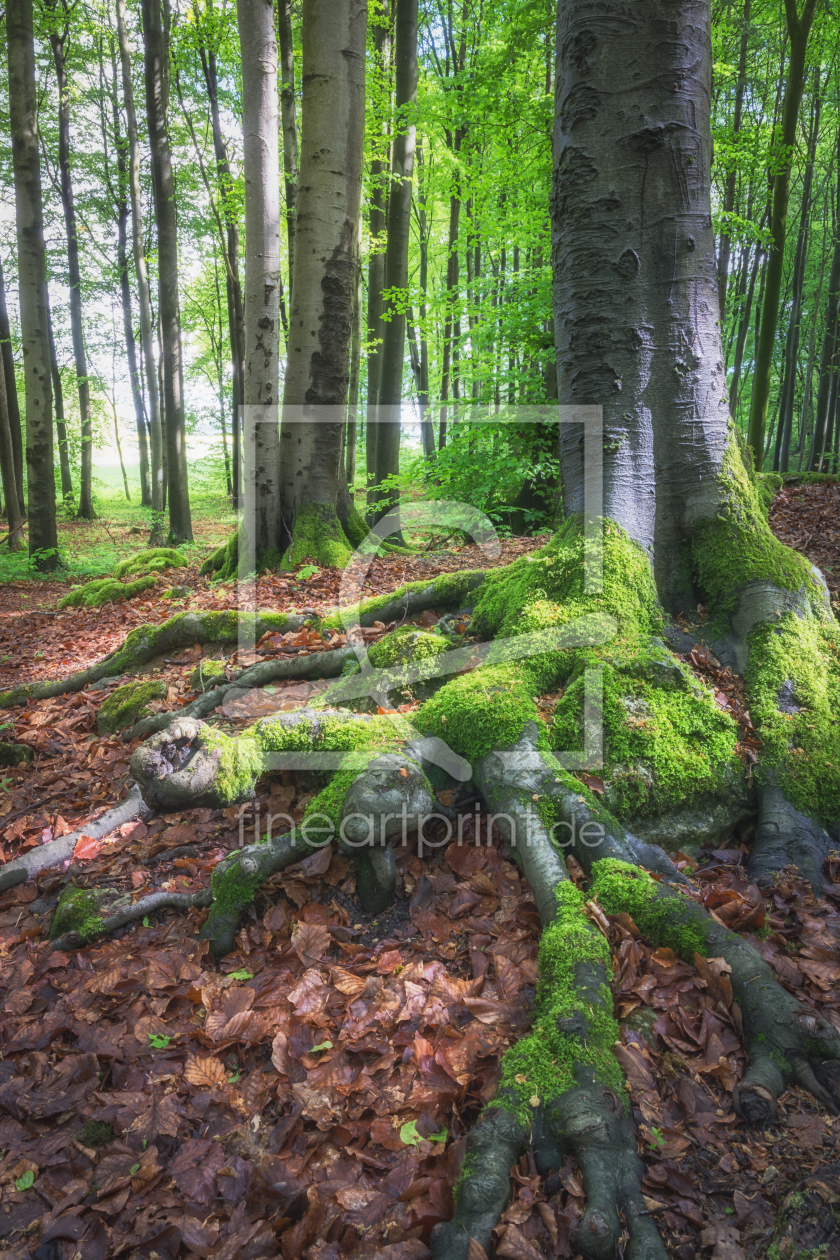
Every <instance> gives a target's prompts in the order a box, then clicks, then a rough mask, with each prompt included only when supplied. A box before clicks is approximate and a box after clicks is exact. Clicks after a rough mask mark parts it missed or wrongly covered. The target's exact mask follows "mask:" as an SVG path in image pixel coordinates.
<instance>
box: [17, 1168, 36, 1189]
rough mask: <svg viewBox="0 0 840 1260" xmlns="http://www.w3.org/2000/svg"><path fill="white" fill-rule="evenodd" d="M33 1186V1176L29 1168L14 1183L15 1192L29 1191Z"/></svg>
mask: <svg viewBox="0 0 840 1260" xmlns="http://www.w3.org/2000/svg"><path fill="white" fill-rule="evenodd" d="M34 1184H35V1174H34V1172H33V1171H32V1169H31V1168H30V1169H29V1171H28V1172H25V1173H24V1174H23V1176H22V1177H18V1178H17V1180H16V1181H15V1190H20V1191H23V1190H29V1189H30V1188H31V1187H32V1186H34Z"/></svg>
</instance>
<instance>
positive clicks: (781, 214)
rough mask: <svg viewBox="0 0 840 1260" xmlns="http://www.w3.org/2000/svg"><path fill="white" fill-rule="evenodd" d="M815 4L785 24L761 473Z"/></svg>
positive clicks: (790, 6)
mask: <svg viewBox="0 0 840 1260" xmlns="http://www.w3.org/2000/svg"><path fill="white" fill-rule="evenodd" d="M816 8H817V3H816V0H805V4H804V7H803V10H802V15H801V16H800V15H799V13H798V12H797V0H785V18H786V21H787V32H788V36H789V39H790V60H789V62H788V72H787V80H786V82H785V100H784V106H783V109H782V127H781V134H780V135H779V142H780V144H781V145H782V146H783V148H784V152H785V154H786V155H789V156H785V159H784V160H783V161H782V162H781V163H780V165H779V169H778V171H777V172H776V175H775V178H774V180H773V212H772V215H771V219H770V237H771V240H772V246H771V249H770V255H769V257H768V259H767V278H766V283H765V286H764V303H763V309H762V314H761V331H760V334H759V336H758V339H757V342H756V352H755V370H754V374H753V393H752V400H751V403H750V425H749V434H748V441H749V445H750V448H751V450H752V453H753V459H754V461H755V466H756V468H757V469H758V471H759V472H761V470H762V468H763V466H764V441H765V428H766V425H767V405H768V402H769V400H770V379H771V374H772V369H773V348H774V344H775V340H776V328H777V326H778V321H779V296H780V293H781V288H782V273H783V270H784V254H785V237H786V235H787V213H788V202H789V200H790V172H791V165H792V162H793V150H794V145H795V144H796V130H797V123H798V120H799V105H800V102H801V101H802V90H803V87H804V85H805V56H806V52H807V49H808V37H809V35H810V33H811V26H812V24H813V21H814V14H815V13H816Z"/></svg>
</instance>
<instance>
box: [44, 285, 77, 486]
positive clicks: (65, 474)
mask: <svg viewBox="0 0 840 1260" xmlns="http://www.w3.org/2000/svg"><path fill="white" fill-rule="evenodd" d="M47 327H48V329H49V338H50V377H51V379H52V387H53V410H54V412H55V438H56V443H57V445H58V467H59V474H60V476H61V497H62V499H63V500H64V503H65V505H67V504H72V500H73V477H72V474H71V472H70V456H69V454H68V451H67V425H66V424H65V422H64V386H63V384H62V381H61V369H60V368H59V366H58V355H57V354H56V349H55V332H54V331H53V322H52V312H51V310H50V295H49V288H48V289H47Z"/></svg>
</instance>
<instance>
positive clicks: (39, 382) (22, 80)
mask: <svg viewBox="0 0 840 1260" xmlns="http://www.w3.org/2000/svg"><path fill="white" fill-rule="evenodd" d="M6 30H7V43H6V51H7V56H8V66H9V115H10V130H11V136H12V164H13V168H14V176H15V221H16V225H17V247H18V284H19V289H20V323H21V346H22V350H23V371H24V381H25V386H26V474H27V475H26V482H27V515H28V518H29V554H30V556H34V557H36V558H37V564H38V567H39V568H40V569H42V570H45V571H49V570H51V569H54V568H56V566H57V565H58V534H57V530H56V514H55V475H54V472H53V409H52V389H51V385H50V347H49V315H48V311H47V260H46V253H45V249H44V209H43V198H42V194H41V155H40V153H39V151H38V122H37V117H38V114H37V98H36V91H35V41H34V36H33V30H32V0H10V3H9V4H7V6H6Z"/></svg>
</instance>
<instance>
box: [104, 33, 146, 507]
mask: <svg viewBox="0 0 840 1260" xmlns="http://www.w3.org/2000/svg"><path fill="white" fill-rule="evenodd" d="M111 116H112V122H113V128H114V148H115V150H116V155H117V187H116V190H115V194H116V212H117V266H118V268H119V272H120V303H121V305H122V316H123V335H124V337H125V354H126V359H127V360H128V375H129V380H130V381H131V397H132V401H133V403H134V425H135V429H136V431H137V448H138V451H139V457H140V503H141V505H142V506H143V507H151V506H152V487H151V481H150V479H149V438H148V433H147V432H146V412H145V408H144V406H143V379H142V376H141V374H140V369H139V367H138V365H137V342H136V339H135V336H134V317H133V314H132V310H131V282H130V280H129V275H128V219H129V213H130V211H129V208H128V167H127V165H126V160H125V157H126V142H125V140H124V139H123V137H122V135H121V133H120V106H119V92H118V88H117V55H116V49H115V48H114V39H113V36H111ZM103 132H104V112H103ZM109 182H110V178H109Z"/></svg>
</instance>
